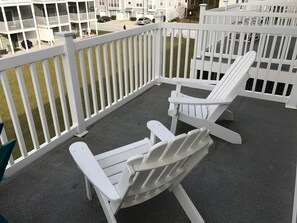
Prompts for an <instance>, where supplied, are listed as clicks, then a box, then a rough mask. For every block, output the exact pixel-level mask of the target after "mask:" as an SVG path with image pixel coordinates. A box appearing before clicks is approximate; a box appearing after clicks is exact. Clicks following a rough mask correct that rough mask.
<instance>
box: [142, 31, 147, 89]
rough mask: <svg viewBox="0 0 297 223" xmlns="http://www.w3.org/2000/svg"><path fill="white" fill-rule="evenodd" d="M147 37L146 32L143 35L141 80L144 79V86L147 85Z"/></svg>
mask: <svg viewBox="0 0 297 223" xmlns="http://www.w3.org/2000/svg"><path fill="white" fill-rule="evenodd" d="M147 35H148V32H145V33H144V34H143V78H144V80H143V81H144V85H146V84H147V82H148V81H147V79H148V77H147V65H148V58H147V55H148V51H147Z"/></svg>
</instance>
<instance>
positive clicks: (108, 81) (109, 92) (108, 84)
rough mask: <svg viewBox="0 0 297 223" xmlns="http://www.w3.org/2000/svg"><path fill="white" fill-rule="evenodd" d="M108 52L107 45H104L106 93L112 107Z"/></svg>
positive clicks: (108, 102)
mask: <svg viewBox="0 0 297 223" xmlns="http://www.w3.org/2000/svg"><path fill="white" fill-rule="evenodd" d="M108 58H109V57H108V52H107V43H105V44H104V45H103V59H104V68H105V75H104V76H105V81H106V92H107V104H108V106H111V103H112V102H111V89H110V74H109V60H108Z"/></svg>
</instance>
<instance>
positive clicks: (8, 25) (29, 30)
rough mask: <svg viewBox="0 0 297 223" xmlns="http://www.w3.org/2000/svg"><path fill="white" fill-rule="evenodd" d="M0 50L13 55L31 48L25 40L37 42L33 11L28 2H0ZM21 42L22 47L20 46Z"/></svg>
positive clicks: (23, 0)
mask: <svg viewBox="0 0 297 223" xmlns="http://www.w3.org/2000/svg"><path fill="white" fill-rule="evenodd" d="M0 7H1V10H0V48H1V49H2V52H3V51H10V52H12V53H14V52H15V51H16V50H17V49H19V48H21V47H22V48H26V49H27V50H28V49H29V48H31V45H30V44H29V45H28V42H27V40H29V41H31V42H33V43H34V44H35V43H37V42H39V36H38V32H37V29H36V20H35V15H34V13H33V12H34V9H33V5H32V2H31V1H30V0H13V1H12V0H6V1H5V0H1V1H0ZM22 42H23V46H22Z"/></svg>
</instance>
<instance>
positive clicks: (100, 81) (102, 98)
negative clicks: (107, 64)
mask: <svg viewBox="0 0 297 223" xmlns="http://www.w3.org/2000/svg"><path fill="white" fill-rule="evenodd" d="M101 61H102V57H101V52H100V47H99V46H96V64H97V72H98V74H97V76H98V87H99V95H100V105H101V108H100V111H104V110H105V106H106V105H105V104H106V102H105V92H104V84H103V82H104V81H103V71H102V62H101Z"/></svg>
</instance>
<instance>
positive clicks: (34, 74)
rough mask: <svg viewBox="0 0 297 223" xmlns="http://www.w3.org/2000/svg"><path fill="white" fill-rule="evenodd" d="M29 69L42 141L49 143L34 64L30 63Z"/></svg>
mask: <svg viewBox="0 0 297 223" xmlns="http://www.w3.org/2000/svg"><path fill="white" fill-rule="evenodd" d="M29 68H30V73H31V78H32V81H33V88H34V92H35V97H36V101H37V107H38V111H39V116H40V120H41V125H42V130H43V135H44V139H45V142H46V143H49V142H50V141H51V139H50V134H49V130H48V124H47V119H46V115H45V110H44V105H43V100H42V94H41V90H40V84H39V81H38V78H37V74H36V67H35V64H34V63H31V64H30V65H29Z"/></svg>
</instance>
